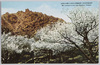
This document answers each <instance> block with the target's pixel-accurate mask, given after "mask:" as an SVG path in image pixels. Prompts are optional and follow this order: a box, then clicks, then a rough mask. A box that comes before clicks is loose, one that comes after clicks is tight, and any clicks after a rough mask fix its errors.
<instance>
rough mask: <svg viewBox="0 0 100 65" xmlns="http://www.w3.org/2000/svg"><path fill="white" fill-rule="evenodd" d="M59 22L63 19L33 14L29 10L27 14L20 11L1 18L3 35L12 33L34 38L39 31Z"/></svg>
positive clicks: (6, 14) (37, 13)
mask: <svg viewBox="0 0 100 65" xmlns="http://www.w3.org/2000/svg"><path fill="white" fill-rule="evenodd" d="M58 20H62V19H60V18H56V17H53V16H48V15H46V14H42V13H41V12H32V11H30V10H29V9H26V10H25V12H23V11H18V12H17V13H12V14H9V13H8V12H7V13H5V14H4V15H2V17H1V25H2V33H3V32H6V33H8V32H11V33H12V34H14V35H22V36H23V35H28V37H33V36H34V35H35V34H36V32H37V30H39V29H41V28H42V27H44V26H46V25H48V24H50V25H51V24H53V23H55V22H57V21H58ZM62 21H64V20H62Z"/></svg>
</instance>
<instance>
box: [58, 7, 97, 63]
mask: <svg viewBox="0 0 100 65" xmlns="http://www.w3.org/2000/svg"><path fill="white" fill-rule="evenodd" d="M67 16H68V17H69V18H70V19H71V21H72V25H73V28H72V31H73V32H72V31H70V30H68V28H66V30H65V33H64V32H63V33H61V32H59V33H60V34H61V36H63V38H64V39H65V40H67V41H65V42H66V43H67V44H68V43H71V44H74V45H75V46H76V47H77V48H78V49H79V50H80V51H81V52H82V53H83V54H84V56H85V57H86V58H87V59H88V60H89V62H92V63H95V62H97V60H96V57H97V56H98V44H99V42H98V41H99V40H98V38H99V37H98V36H99V33H98V28H99V27H98V26H99V12H98V11H97V10H95V12H94V11H93V10H89V9H87V8H84V7H81V8H80V7H79V8H75V9H73V10H72V11H69V14H68V15H67ZM79 44H82V45H83V48H80V46H79Z"/></svg>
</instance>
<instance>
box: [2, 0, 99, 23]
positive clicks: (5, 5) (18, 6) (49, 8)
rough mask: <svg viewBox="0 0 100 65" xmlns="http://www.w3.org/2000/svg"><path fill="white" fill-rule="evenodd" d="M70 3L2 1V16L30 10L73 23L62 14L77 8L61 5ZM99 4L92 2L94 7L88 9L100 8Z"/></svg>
mask: <svg viewBox="0 0 100 65" xmlns="http://www.w3.org/2000/svg"><path fill="white" fill-rule="evenodd" d="M68 2H72V1H2V2H1V14H5V13H6V12H9V13H16V12H17V11H21V10H22V11H25V9H27V8H28V9H29V10H31V11H33V12H35V11H36V12H42V13H44V14H47V15H52V16H54V17H58V18H62V19H63V20H65V21H66V22H71V20H70V19H69V18H68V17H67V16H66V14H64V13H62V11H63V10H64V9H68V10H70V9H73V8H74V7H75V6H62V5H61V3H68ZM74 2H75V1H74ZM76 2H77V1H76ZM78 2H79V1H78ZM81 2H83V1H81ZM84 2H86V1H84ZM98 4H99V3H98V2H96V1H92V5H91V6H88V8H99V5H98Z"/></svg>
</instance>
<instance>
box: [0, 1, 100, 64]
mask: <svg viewBox="0 0 100 65" xmlns="http://www.w3.org/2000/svg"><path fill="white" fill-rule="evenodd" d="M1 1H99V14H100V0H0V22H1ZM99 22H100V15H99ZM0 32H1V23H0ZM99 32H100V25H99ZM99 36H100V34H99ZM99 42H100V38H99ZM0 51H1V34H0ZM99 58H100V44H99ZM0 65H22V64H1V52H0ZM23 65H33V64H23ZM34 65H47V64H34ZM48 65H65V64H48ZM66 65H91V64H85V63H83V64H79V63H78V64H74V63H73V64H71V63H70V64H67V63H66ZM93 65H100V59H99V63H97V64H93Z"/></svg>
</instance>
